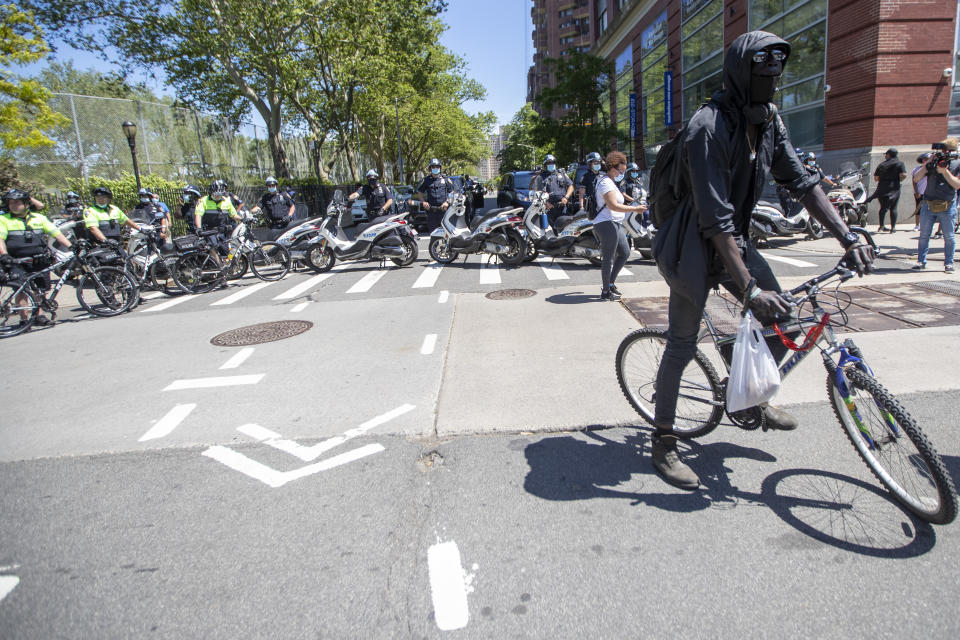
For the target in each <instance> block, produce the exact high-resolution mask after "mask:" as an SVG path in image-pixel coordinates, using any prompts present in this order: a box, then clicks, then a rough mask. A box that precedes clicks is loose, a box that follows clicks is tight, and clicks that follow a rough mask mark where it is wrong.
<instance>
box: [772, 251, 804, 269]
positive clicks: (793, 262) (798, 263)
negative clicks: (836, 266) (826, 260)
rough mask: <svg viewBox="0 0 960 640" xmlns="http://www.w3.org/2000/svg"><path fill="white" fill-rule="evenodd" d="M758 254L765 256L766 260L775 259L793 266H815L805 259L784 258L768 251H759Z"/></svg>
mask: <svg viewBox="0 0 960 640" xmlns="http://www.w3.org/2000/svg"><path fill="white" fill-rule="evenodd" d="M760 255H762V256H763V257H764V258H766V259H767V260H775V261H777V262H782V263H784V264H789V265H793V266H794V267H815V266H817V265H815V264H813V263H812V262H805V261H803V260H796V259H794V258H784V257H783V256H775V255H773V254H772V253H768V252H766V251H761V252H760Z"/></svg>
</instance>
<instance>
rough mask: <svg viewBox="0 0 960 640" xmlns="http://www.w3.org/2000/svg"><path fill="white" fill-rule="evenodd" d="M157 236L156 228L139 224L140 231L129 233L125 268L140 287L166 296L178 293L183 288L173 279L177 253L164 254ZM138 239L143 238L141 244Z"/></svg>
mask: <svg viewBox="0 0 960 640" xmlns="http://www.w3.org/2000/svg"><path fill="white" fill-rule="evenodd" d="M158 237H159V236H158V234H157V232H156V229H154V228H153V227H151V226H149V225H146V224H141V225H140V231H139V232H137V233H134V234H131V236H130V241H129V243H128V244H127V256H128V258H127V261H126V269H127V271H128V272H129V273H130V275H132V276H133V278H134V280H136V282H137V285H138V286H139V287H140V288H141V289H144V288H147V287H149V288H151V289H156V290H158V291H162V292H163V293H164V294H166V295H168V296H177V295H180V294H182V293H183V290H182V289H181V288H180V287H179V286H177V283H176V282H175V281H174V279H173V267H174V265H175V264H176V262H177V257H178V255H177V253H175V252H174V253H166V254H165V253H164V252H163V251H162V250H161V248H160V243H159V242H158ZM140 240H143V243H142V244H141V243H140V242H139V241H140Z"/></svg>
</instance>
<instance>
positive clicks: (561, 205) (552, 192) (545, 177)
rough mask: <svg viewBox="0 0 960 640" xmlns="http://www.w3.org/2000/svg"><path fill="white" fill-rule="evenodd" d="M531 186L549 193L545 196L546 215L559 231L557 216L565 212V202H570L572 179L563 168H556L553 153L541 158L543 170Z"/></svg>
mask: <svg viewBox="0 0 960 640" xmlns="http://www.w3.org/2000/svg"><path fill="white" fill-rule="evenodd" d="M533 188H534V189H535V190H537V191H546V192H547V194H549V196H548V198H547V217H548V219H549V221H550V224H551V226H553V228H554V230H555V231H558V232H559V228H558V227H557V218H559V217H560V216H562V215H563V214H564V213H565V212H566V209H567V203H569V202H570V197H571V196H572V195H573V181H572V180H571V179H570V178H569V177H568V176H567V174H566V173H565V172H564V170H563V169H559V168H557V159H556V158H555V157H554V156H553V154H547V156H546V157H545V158H544V159H543V170H542V171H541V172H540V174H539V175H538V176H537V177H536V179H535V180H534V185H533Z"/></svg>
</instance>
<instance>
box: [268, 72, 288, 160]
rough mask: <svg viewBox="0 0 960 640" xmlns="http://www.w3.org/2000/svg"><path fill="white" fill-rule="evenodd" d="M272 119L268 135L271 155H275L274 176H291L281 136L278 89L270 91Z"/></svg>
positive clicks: (269, 121) (269, 123)
mask: <svg viewBox="0 0 960 640" xmlns="http://www.w3.org/2000/svg"><path fill="white" fill-rule="evenodd" d="M268 99H269V100H270V119H269V120H267V135H268V136H269V138H270V155H271V156H273V171H274V176H276V177H277V178H278V179H279V178H290V162H289V161H288V160H287V151H286V149H284V148H283V139H282V138H281V137H280V127H281V120H280V117H281V116H280V96H278V95H277V93H276V91H272V90H271V91H270V92H269V95H268Z"/></svg>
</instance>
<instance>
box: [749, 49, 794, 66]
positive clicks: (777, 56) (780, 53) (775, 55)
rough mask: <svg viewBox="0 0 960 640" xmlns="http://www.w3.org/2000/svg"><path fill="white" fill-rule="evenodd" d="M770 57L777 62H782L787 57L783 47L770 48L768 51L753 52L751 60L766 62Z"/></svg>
mask: <svg viewBox="0 0 960 640" xmlns="http://www.w3.org/2000/svg"><path fill="white" fill-rule="evenodd" d="M771 58H772V59H773V60H776V61H777V62H783V61H784V60H786V59H787V52H786V51H784V50H783V49H770V50H769V51H768V50H764V51H757V52H756V53H755V54H753V61H754V62H756V63H762V62H767V61H769V60H770V59H771Z"/></svg>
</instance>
